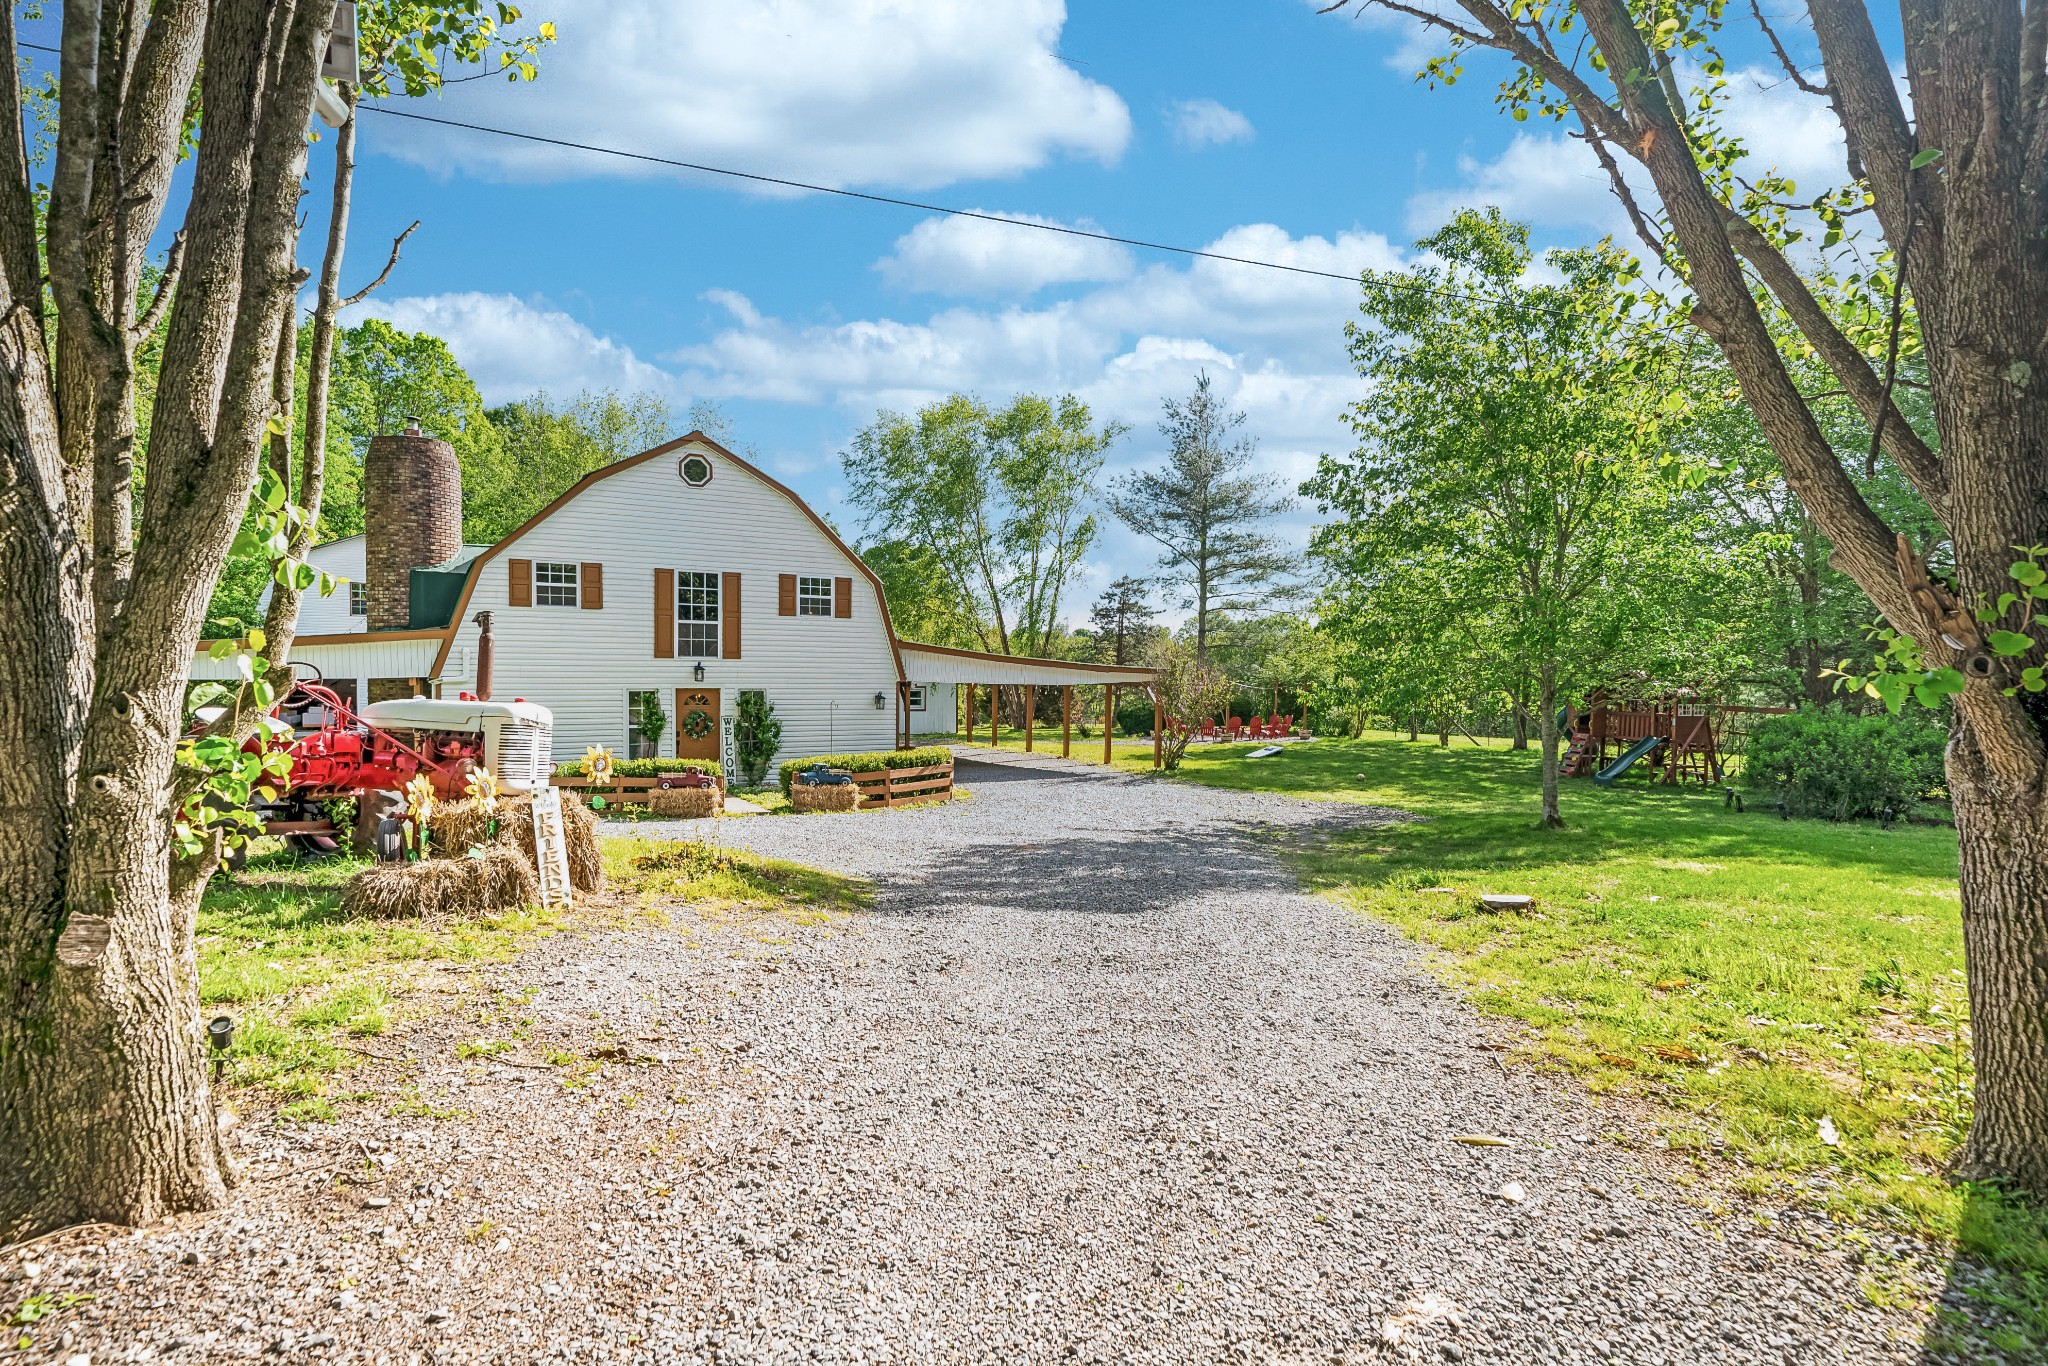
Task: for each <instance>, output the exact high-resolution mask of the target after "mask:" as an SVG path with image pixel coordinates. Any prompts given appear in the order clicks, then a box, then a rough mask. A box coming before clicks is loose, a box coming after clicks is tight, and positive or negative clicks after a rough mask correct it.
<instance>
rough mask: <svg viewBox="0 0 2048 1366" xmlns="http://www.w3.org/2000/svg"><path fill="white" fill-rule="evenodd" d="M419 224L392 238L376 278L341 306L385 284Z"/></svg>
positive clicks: (354, 302)
mask: <svg viewBox="0 0 2048 1366" xmlns="http://www.w3.org/2000/svg"><path fill="white" fill-rule="evenodd" d="M351 122H353V120H351ZM419 225H420V221H419V219H417V218H415V219H413V221H412V227H409V228H407V229H406V230H405V231H404V232H402V233H400V234H398V236H396V237H394V238H392V239H391V258H390V259H389V260H387V261H386V262H385V263H384V269H382V270H380V271H378V272H377V278H376V279H374V280H372V281H370V283H368V284H366V285H364V286H363V287H362V288H361V289H359V290H357V291H356V292H355V293H353V294H351V295H349V296H348V297H347V298H346V299H343V300H342V301H341V306H342V307H343V308H349V307H352V306H353V305H356V304H359V303H361V302H362V301H363V300H365V299H367V298H369V297H370V295H371V294H373V293H374V292H376V289H377V287H378V286H379V285H381V284H383V283H384V282H385V281H386V280H388V279H390V278H391V272H392V270H393V269H394V268H395V267H396V266H397V265H398V252H399V248H401V247H403V246H404V245H405V239H406V238H408V237H410V236H412V235H413V232H414V231H415V230H416V229H417V228H418V227H419Z"/></svg>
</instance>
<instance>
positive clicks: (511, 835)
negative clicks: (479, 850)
mask: <svg viewBox="0 0 2048 1366" xmlns="http://www.w3.org/2000/svg"><path fill="white" fill-rule="evenodd" d="M500 805H502V806H503V807H504V814H503V815H502V816H501V817H500V818H499V820H498V843H500V844H508V845H511V846H512V847H513V848H515V849H519V850H522V851H524V853H525V854H526V860H527V862H528V863H535V858H536V855H535V853H534V848H533V799H532V798H531V797H527V796H515V797H510V798H502V799H500ZM597 826H598V818H597V815H596V813H595V812H593V811H591V809H590V808H589V807H587V806H585V805H584V804H583V803H582V802H579V801H577V800H576V799H575V798H573V797H571V796H570V795H569V794H568V793H567V792H566V791H565V792H564V793H563V795H562V833H563V835H564V836H565V837H566V838H567V840H568V844H569V885H570V886H571V887H573V888H574V889H575V890H577V891H579V892H601V891H603V890H604V856H603V855H602V854H600V853H599V852H598V848H597ZM535 866H536V867H537V866H539V865H538V864H537V863H535Z"/></svg>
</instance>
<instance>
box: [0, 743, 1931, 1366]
mask: <svg viewBox="0 0 2048 1366" xmlns="http://www.w3.org/2000/svg"><path fill="white" fill-rule="evenodd" d="M960 780H961V782H962V783H963V785H964V786H966V787H967V788H969V789H970V790H971V791H972V793H973V799H972V800H971V801H966V802H961V803H956V804H954V805H951V806H946V807H935V808H925V809H920V810H912V811H903V812H893V813H884V814H873V815H862V816H830V817H804V818H760V817H757V818H752V819H748V820H735V821H728V822H725V823H724V826H723V830H722V834H723V836H724V837H725V838H726V839H727V840H728V841H729V842H732V843H738V844H744V845H747V846H749V847H751V848H755V849H759V850H761V851H763V852H765V853H770V854H775V855H778V856H782V857H787V858H792V859H797V860H800V861H803V862H807V863H811V864H815V865H818V866H822V867H826V868H833V869H839V870H842V871H847V872H854V873H861V874H865V875H867V876H871V877H873V878H874V879H876V882H877V887H878V893H877V900H876V903H875V907H874V910H873V912H872V913H871V914H868V915H863V916H860V917H857V918H853V919H846V920H840V921H838V922H836V923H833V924H829V925H800V924H790V923H787V922H784V921H781V920H771V921H766V922H761V923H744V924H742V923H722V922H702V923H699V922H696V921H694V920H693V921H691V922H690V923H687V924H678V925H676V926H673V927H671V928H668V929H647V928H629V929H615V930H608V931H604V932H595V933H589V934H580V935H566V936H562V937H560V938H557V939H554V940H550V941H547V942H546V943H544V944H542V945H541V946H540V947H538V948H537V949H536V950H534V951H533V952H531V953H529V954H528V955H526V956H525V957H523V958H522V959H520V960H519V961H518V962H517V963H514V964H510V965H505V966H502V967H497V968H492V969H488V970H485V971H483V972H480V973H478V974H475V975H474V976H475V978H476V980H475V981H473V982H471V983H470V984H468V989H467V990H464V991H461V992H459V993H456V992H451V995H450V998H449V1002H448V1008H447V1010H446V1011H444V1012H442V1013H441V1014H439V1015H438V1016H436V1017H435V1018H433V1019H429V1020H426V1021H423V1022H421V1023H420V1024H419V1025H418V1026H417V1027H416V1028H415V1029H414V1030H413V1032H412V1033H411V1034H410V1035H408V1036H407V1037H406V1038H405V1039H404V1040H403V1041H402V1042H403V1044H404V1046H405V1048H406V1049H407V1051H408V1052H409V1053H410V1054H412V1055H413V1056H414V1057H415V1058H416V1059H418V1061H417V1062H415V1063H410V1064H406V1065H404V1066H403V1067H401V1066H399V1065H397V1064H393V1065H391V1066H389V1067H387V1068H384V1069H383V1070H382V1071H378V1070H376V1069H373V1070H372V1072H371V1073H370V1074H369V1076H370V1079H371V1083H372V1084H373V1085H376V1086H378V1087H379V1089H381V1090H382V1091H384V1092H385V1093H386V1094H387V1095H392V1094H396V1095H402V1096H404V1097H405V1098H406V1102H405V1103H406V1104H407V1105H411V1106H412V1107H414V1112H413V1113H393V1114H385V1113H383V1112H382V1111H381V1110H380V1109H378V1108H375V1107H366V1109H365V1110H364V1111H363V1112H362V1113H361V1114H360V1115H358V1116H352V1117H350V1118H348V1119H346V1120H345V1121H344V1123H343V1124H341V1125H338V1126H307V1127H294V1126H274V1125H270V1124H261V1125H257V1124H252V1125H249V1126H246V1128H245V1129H244V1131H242V1139H243V1151H244V1152H245V1153H246V1154H247V1155H248V1156H249V1158H250V1159H251V1174H250V1179H249V1181H248V1182H247V1183H246V1184H245V1187H244V1193H243V1194H242V1196H241V1198H240V1199H239V1200H238V1202H237V1204H236V1206H235V1208H233V1209H231V1210H229V1211H227V1212H225V1213H223V1214H221V1215H216V1216H210V1217H207V1218H194V1219H186V1220H181V1221H176V1222H175V1223H173V1224H171V1225H167V1226H164V1227H161V1228H158V1229H153V1230H150V1231H149V1232H147V1233H144V1234H137V1235H132V1236H121V1237H114V1238H97V1239H96V1238H93V1237H86V1236H77V1235H73V1236H72V1237H70V1238H68V1239H63V1240H58V1241H57V1242H56V1243H54V1244H52V1245H49V1246H47V1247H45V1248H42V1249H39V1250H38V1252H37V1256H38V1257H39V1258H40V1259H41V1269H40V1275H41V1276H42V1278H43V1279H42V1280H41V1282H39V1283H41V1284H44V1285H46V1286H57V1285H58V1284H59V1280H58V1278H60V1277H64V1276H67V1275H68V1276H69V1278H70V1279H69V1280H68V1281H65V1282H63V1288H67V1289H72V1290H76V1291H83V1292H87V1293H92V1294H94V1295H96V1296H98V1298H97V1299H95V1300H94V1301H92V1302H91V1303H90V1304H87V1305H86V1306H84V1307H83V1308H82V1309H81V1310H79V1311H78V1316H77V1317H76V1319H75V1321H74V1322H73V1324H72V1328H71V1330H70V1331H71V1339H72V1340H71V1344H70V1345H69V1346H68V1347H65V1348H63V1353H69V1352H73V1351H76V1352H87V1351H90V1352H91V1353H92V1355H93V1359H95V1360H126V1359H131V1357H132V1358H133V1359H151V1360H153V1359H156V1358H157V1357H158V1356H159V1355H160V1354H162V1353H163V1352H164V1351H165V1349H166V1346H167V1345H168V1344H169V1343H170V1342H171V1341H173V1340H178V1341H181V1342H182V1343H183V1346H182V1347H181V1348H180V1349H179V1350H178V1351H177V1352H176V1353H174V1354H173V1355H172V1358H171V1359H173V1360H218V1359H229V1358H234V1357H239V1356H253V1355H257V1354H259V1353H263V1352H266V1351H269V1352H274V1353H279V1354H282V1355H284V1356H287V1357H297V1356H303V1355H306V1354H308V1353H311V1354H312V1355H314V1356H316V1357H320V1358H336V1359H338V1358H352V1359H359V1360H372V1359H375V1360H384V1359H403V1358H404V1357H405V1356H406V1355H407V1354H408V1353H412V1352H416V1353H418V1354H419V1355H420V1356H422V1357H425V1356H432V1357H433V1358H435V1359H441V1360H450V1359H453V1360H469V1359H489V1360H506V1361H514V1360H516V1361H526V1360H540V1359H569V1360H577V1361H586V1360H588V1361H597V1360H606V1361H704V1362H720V1363H742V1362H763V1363H766V1362H790V1363H795V1362H810V1361H827V1362H856V1361H868V1362H893V1361H913V1362H926V1361H946V1362H1005V1363H1007V1362H1027V1361H1028V1362H1040V1361H1043V1362H1063V1361H1076V1360H1078V1361H1100V1362H1126V1361H1128V1362H1217V1361H1247V1362H1289V1363H1293V1362H1301V1363H1308V1362H1321V1363H1327V1362H1363V1361H1380V1360H1429V1361H1437V1360H1450V1361H1468V1362H1479V1361H1484V1362H1501V1363H1531V1362H1553V1361H1556V1362H1566V1361H1569V1362H1581V1361H1585V1362H1595V1361H1607V1360H1613V1361H1620V1362H1628V1363H1652V1362H1820V1361H1857V1362H1876V1361H1887V1362H1889V1361H1906V1360H1910V1359H1914V1358H1915V1357H1916V1356H1917V1349H1916V1348H1915V1346H1914V1345H1913V1344H1914V1340H1915V1339H1917V1337H1918V1326H1919V1325H1918V1323H1917V1321H1916V1320H1914V1319H1912V1318H1911V1317H1909V1316H1906V1315H1903V1314H1897V1313H1893V1314H1884V1313H1880V1312H1879V1311H1877V1310H1875V1309H1873V1308H1872V1307H1871V1306H1870V1305H1869V1304H1868V1302H1867V1301H1866V1299H1865V1298H1864V1296H1863V1295H1862V1294H1861V1293H1860V1291H1859V1289H1858V1272H1857V1269H1856V1268H1855V1267H1852V1266H1850V1265H1847V1264H1846V1263H1845V1262H1844V1261H1843V1260H1842V1259H1841V1258H1840V1257H1839V1256H1838V1255H1836V1254H1835V1253H1834V1252H1832V1251H1829V1250H1827V1246H1828V1244H1829V1243H1830V1242H1831V1241H1832V1240H1830V1239H1827V1238H1826V1237H1825V1236H1824V1234H1825V1229H1824V1228H1823V1227H1821V1226H1818V1225H1815V1224H1812V1223H1810V1222H1808V1221H1805V1220H1794V1219H1790V1218H1778V1219H1770V1218H1768V1217H1760V1216H1759V1215H1757V1214H1755V1213H1733V1212H1729V1211H1727V1210H1726V1209H1725V1206H1723V1205H1722V1203H1721V1202H1720V1201H1718V1200H1717V1199H1716V1198H1715V1197H1714V1196H1713V1194H1712V1193H1711V1192H1709V1191H1707V1190H1706V1189H1704V1188H1703V1187H1690V1188H1688V1187H1681V1186H1678V1185H1674V1184H1672V1183H1671V1182H1669V1181H1668V1180H1666V1179H1664V1178H1662V1177H1660V1176H1659V1175H1657V1174H1656V1173H1657V1172H1658V1171H1659V1170H1660V1167H1659V1164H1658V1163H1657V1162H1656V1161H1655V1160H1654V1159H1655V1156H1656V1155H1655V1154H1653V1153H1648V1152H1639V1151H1630V1150H1627V1149H1626V1148H1624V1147H1623V1146H1620V1145H1618V1144H1617V1143H1616V1142H1615V1141H1614V1140H1615V1135H1616V1134H1617V1133H1618V1132H1628V1131H1630V1129H1631V1126H1630V1125H1629V1124H1628V1123H1627V1122H1626V1121H1625V1120H1622V1119H1619V1118H1617V1117H1615V1116H1613V1115H1607V1114H1602V1113H1600V1112H1596V1111H1594V1110H1592V1109H1590V1108H1589V1107H1588V1106H1587V1105H1586V1104H1585V1103H1584V1102H1583V1101H1582V1100H1580V1099H1578V1098H1577V1096H1576V1093H1575V1092H1573V1091H1571V1090H1570V1089H1568V1088H1567V1087H1566V1086H1565V1085H1564V1084H1562V1083H1556V1082H1552V1081H1549V1080H1546V1079H1541V1078H1534V1077H1531V1076H1529V1075H1527V1074H1522V1073H1513V1072H1510V1071H1508V1070H1507V1069H1505V1068H1504V1067H1503V1066H1502V1065H1501V1064H1500V1063H1499V1062H1498V1061H1497V1056H1498V1055H1497V1053H1496V1052H1495V1051H1493V1050H1492V1049H1491V1048H1490V1047H1489V1044H1490V1043H1491V1042H1492V1041H1493V1034H1492V1031H1491V1030H1490V1028H1489V1026H1487V1025H1485V1024H1483V1023H1482V1022H1481V1021H1480V1020H1479V1019H1478V1017H1477V1016H1476V1015H1475V1014H1474V1013H1473V1012H1471V1011H1470V1010H1469V1009H1467V1008H1465V1007H1464V1006H1462V1005H1461V1004H1460V1003H1459V1002H1458V1001H1457V1000H1456V999H1455V998H1453V997H1452V996H1450V995H1449V994H1447V993H1446V992H1445V991H1443V990H1442V989H1440V988H1438V987H1437V986H1435V985H1433V984H1432V983H1431V982H1430V980H1429V979H1428V978H1427V977H1426V976H1424V975H1423V974H1422V973H1421V972H1420V971H1419V968H1418V963H1417V953H1416V951H1415V950H1414V949H1413V948H1412V947H1410V946H1408V945H1407V944H1406V943H1405V942H1404V941H1403V940H1401V939H1400V938H1398V937H1397V936H1395V935H1394V934H1392V933H1391V932H1389V931H1387V930H1384V929H1382V928H1379V927H1377V926H1375V925H1372V924H1368V923H1364V922H1362V921H1360V920H1359V919H1357V918H1356V917H1354V916H1351V915H1349V914H1347V913H1346V912H1344V911H1342V910H1341V909H1339V908H1337V907H1335V906H1334V905H1332V904H1331V903H1329V902H1326V901H1322V900H1319V899H1316V898H1313V897H1309V896H1305V895H1303V894H1301V893H1300V892H1299V891H1298V890H1296V888H1295V885H1294V883H1293V881H1292V879H1291V877H1290V876H1289V875H1288V874H1287V872H1286V871H1285V870H1284V869H1283V868H1282V867H1281V865H1280V864H1279V863H1278V862H1277V861H1276V860H1275V858H1274V857H1273V856H1272V855H1271V854H1270V853H1269V852H1268V851H1267V850H1266V849H1265V848H1264V847H1263V846H1262V843H1261V836H1260V834H1259V833H1258V831H1257V829H1256V827H1257V826H1259V825H1266V826H1293V827H1322V828H1328V827H1332V826H1338V825H1354V826H1355V825H1360V824H1364V825H1371V824H1375V823H1383V822H1385V821H1389V820H1395V819H1400V815H1399V813H1395V812H1384V811H1374V810H1371V809H1368V808H1362V807H1356V806H1341V805H1334V804H1317V803H1310V802H1301V801H1294V800H1291V799H1283V798H1275V797H1267V796H1250V795H1240V794H1231V793H1225V792H1219V791H1216V790H1212V789H1203V788H1198V787H1194V786H1184V785H1180V784H1169V783H1161V782H1156V781H1153V780H1150V779H1144V778H1132V777H1127V776H1122V775H1106V774H1103V773H1102V772H1101V771H1100V770H1086V769H1082V768H1080V767H1079V766H1074V765H1066V764H1062V763H1060V762H1059V761H1057V760H1040V761H1036V762H1025V761H1022V760H1018V759H1014V758H1013V759H1006V760H1004V761H1003V762H1001V763H964V762H963V764H962V768H961V773H960ZM691 824H692V823H677V824H676V825H675V826H674V827H673V828H674V830H675V831H676V832H677V833H695V831H694V830H692V829H691V828H690V827H691ZM664 829H665V827H659V826H650V825H648V824H646V823H643V824H641V825H640V826H638V827H637V828H636V833H640V834H649V833H657V832H661V831H663V830H664ZM508 1020H509V1021H514V1022H516V1023H515V1025H514V1026H512V1027H513V1028H514V1032H515V1033H518V1031H520V1030H523V1031H525V1032H524V1034H523V1035H520V1037H521V1043H520V1050H521V1051H520V1052H519V1053H518V1054H516V1055H514V1056H515V1057H517V1058H520V1059H522V1060H532V1061H536V1062H537V1060H539V1059H541V1058H544V1057H546V1056H547V1054H548V1052H549V1050H571V1051H576V1052H578V1053H580V1054H582V1055H584V1056H590V1055H592V1054H595V1055H596V1056H598V1057H600V1058H602V1057H606V1056H607V1055H608V1054H609V1055H610V1056H614V1057H623V1056H625V1055H631V1056H632V1057H633V1058H634V1059H635V1060H633V1061H609V1062H604V1063H602V1064H601V1065H597V1066H595V1068H594V1070H592V1071H590V1072H589V1073H588V1074H587V1075H584V1076H580V1077H574V1078H569V1076H568V1072H567V1071H565V1070H563V1069H551V1068H547V1067H546V1066H545V1065H544V1064H541V1065H531V1066H524V1067H520V1066H510V1065H507V1064H506V1062H505V1061H503V1060H493V1059H483V1058H472V1059H469V1060H467V1061H464V1060H460V1059H458V1058H457V1057H456V1056H455V1049H456V1046H457V1045H458V1044H459V1043H460V1042H461V1041H462V1040H464V1039H465V1038H471V1037H476V1036H477V1035H478V1034H479V1033H480V1032H482V1033H488V1032H490V1031H500V1032H502V1031H504V1030H505V1029H506V1028H508V1026H507V1024H506V1021H508ZM380 1046H382V1047H391V1046H392V1043H391V1041H389V1040H387V1041H382V1042H381V1044H380ZM565 1078H567V1079H569V1080H571V1081H573V1082H574V1084H565ZM386 1108H393V1107H386ZM395 1108H398V1109H400V1110H403V1109H404V1108H405V1106H404V1105H401V1106H399V1107H395ZM434 1112H440V1113H441V1114H442V1115H443V1116H444V1117H442V1118H435V1117H434ZM457 1112H459V1114H458V1113H457ZM1475 1134H1477V1135H1495V1136H1500V1137H1504V1138H1507V1139H1510V1140H1512V1145H1511V1146H1497V1147H1496V1146H1487V1147H1480V1146H1470V1145H1466V1144H1462V1143H1459V1142H1457V1141H1455V1139H1454V1136H1456V1135H1475ZM357 1140H361V1146H360V1147H359V1146H358V1143H357ZM1641 1141H1642V1140H1641V1138H1640V1136H1639V1137H1638V1138H1637V1139H1636V1140H1635V1142H1636V1143H1637V1144H1638V1145H1640V1143H1641ZM379 1201H388V1202H389V1203H388V1204H380V1203H377V1202H379ZM1717 1211H1719V1212H1717ZM186 1258H190V1259H191V1260H189V1261H188V1260H184V1259H186ZM19 1260H20V1259H18V1258H16V1259H12V1260H5V1259H0V1263H4V1264H0V1274H17V1273H18V1267H19ZM13 1288H18V1287H13ZM58 1359H64V1355H63V1354H62V1353H60V1355H59V1357H58Z"/></svg>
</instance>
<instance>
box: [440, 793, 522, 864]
mask: <svg viewBox="0 0 2048 1366" xmlns="http://www.w3.org/2000/svg"><path fill="white" fill-rule="evenodd" d="M498 807H499V810H498V811H496V812H492V811H487V810H485V809H484V804H483V803H482V802H480V801H477V800H476V799H475V798H474V797H464V798H463V799H462V800H460V801H453V802H436V803H434V814H433V815H431V816H429V817H428V818H427V837H428V841H429V843H428V848H429V849H430V850H431V851H432V852H433V853H434V854H435V855H437V856H438V857H441V858H455V857H456V856H457V855H460V854H466V853H468V852H469V851H470V850H471V849H473V848H475V847H476V846H477V845H479V844H488V843H490V841H491V822H492V821H493V820H495V819H498V818H499V817H500V816H501V815H502V814H503V807H504V803H503V802H500V803H498Z"/></svg>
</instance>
